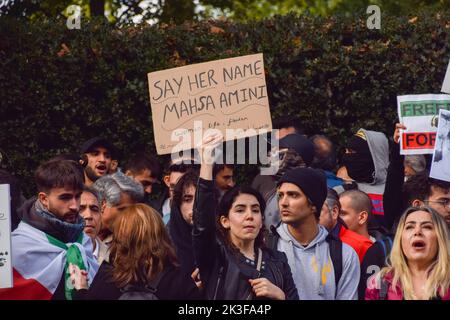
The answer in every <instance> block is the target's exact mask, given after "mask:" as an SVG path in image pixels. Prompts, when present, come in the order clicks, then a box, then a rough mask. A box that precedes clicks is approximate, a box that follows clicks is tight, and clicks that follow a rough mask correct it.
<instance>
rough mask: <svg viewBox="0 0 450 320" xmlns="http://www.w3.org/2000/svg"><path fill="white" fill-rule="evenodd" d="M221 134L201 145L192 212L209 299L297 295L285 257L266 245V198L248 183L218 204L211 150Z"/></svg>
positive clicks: (198, 258) (196, 248) (196, 250)
mask: <svg viewBox="0 0 450 320" xmlns="http://www.w3.org/2000/svg"><path fill="white" fill-rule="evenodd" d="M221 140H222V137H221V136H210V137H207V138H205V139H204V140H203V144H202V145H201V146H200V147H199V153H200V154H201V156H202V165H201V169H200V178H199V180H198V184H197V189H196V197H195V203H194V215H193V221H194V225H193V233H192V234H193V247H194V254H195V260H196V262H197V265H198V268H199V276H200V280H201V282H202V287H203V289H204V294H205V297H206V298H207V299H226V300H229V299H230V300H231V299H232V300H251V299H261V298H262V299H277V300H284V299H298V293H297V289H296V287H295V284H294V281H293V279H292V274H291V270H290V268H289V265H288V263H287V258H286V256H285V255H284V254H283V253H280V252H278V251H273V250H270V249H268V248H266V247H265V245H264V235H265V228H264V223H263V222H264V217H263V212H264V209H265V202H264V199H263V198H262V196H261V195H260V194H259V193H258V192H257V191H255V190H253V189H251V188H248V187H234V188H232V189H231V190H229V191H228V192H227V193H225V195H224V196H223V198H222V201H221V202H220V204H219V206H217V205H216V195H215V193H214V191H213V190H214V181H213V177H212V172H213V171H212V170H213V164H212V162H213V161H212V155H211V153H212V151H213V149H214V148H215V147H216V146H217V145H218V144H219V143H220V142H221Z"/></svg>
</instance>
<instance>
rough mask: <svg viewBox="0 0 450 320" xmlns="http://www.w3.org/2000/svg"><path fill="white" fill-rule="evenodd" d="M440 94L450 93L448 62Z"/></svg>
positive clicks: (449, 63)
mask: <svg viewBox="0 0 450 320" xmlns="http://www.w3.org/2000/svg"><path fill="white" fill-rule="evenodd" d="M441 91H442V92H445V93H450V61H449V62H448V66H447V72H446V73H445V78H444V82H443V83H442V89H441Z"/></svg>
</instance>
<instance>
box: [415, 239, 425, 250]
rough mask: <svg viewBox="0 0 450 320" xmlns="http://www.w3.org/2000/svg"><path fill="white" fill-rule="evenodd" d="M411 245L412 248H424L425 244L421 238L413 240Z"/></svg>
mask: <svg viewBox="0 0 450 320" xmlns="http://www.w3.org/2000/svg"><path fill="white" fill-rule="evenodd" d="M412 246H413V248H414V249H423V248H425V246H426V244H425V242H424V241H422V240H415V241H413V243H412Z"/></svg>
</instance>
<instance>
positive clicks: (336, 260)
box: [327, 234, 343, 293]
mask: <svg viewBox="0 0 450 320" xmlns="http://www.w3.org/2000/svg"><path fill="white" fill-rule="evenodd" d="M327 242H328V245H329V247H330V257H331V262H332V263H333V269H334V281H335V284H336V293H337V290H338V284H339V280H341V276H342V271H343V266H342V265H343V262H342V242H341V241H340V240H338V239H336V238H335V237H333V236H332V235H331V234H328V236H327Z"/></svg>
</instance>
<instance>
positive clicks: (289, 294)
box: [277, 251, 300, 300]
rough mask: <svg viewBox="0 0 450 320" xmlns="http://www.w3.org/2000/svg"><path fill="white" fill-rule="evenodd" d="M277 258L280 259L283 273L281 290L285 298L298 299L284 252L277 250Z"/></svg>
mask: <svg viewBox="0 0 450 320" xmlns="http://www.w3.org/2000/svg"><path fill="white" fill-rule="evenodd" d="M277 253H278V256H279V259H280V260H281V265H282V269H281V272H282V274H283V292H284V295H285V296H286V300H299V299H300V298H299V296H298V291H297V287H296V286H295V283H294V278H292V272H291V267H290V266H289V263H288V261H287V257H286V254H285V253H284V252H279V251H277Z"/></svg>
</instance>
